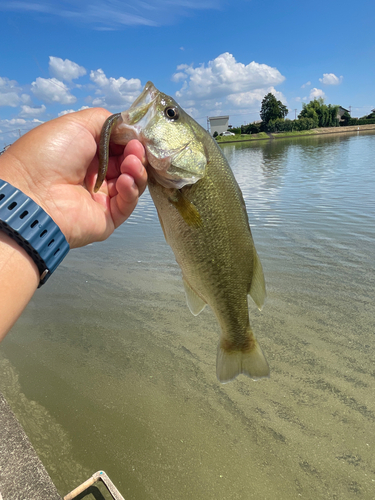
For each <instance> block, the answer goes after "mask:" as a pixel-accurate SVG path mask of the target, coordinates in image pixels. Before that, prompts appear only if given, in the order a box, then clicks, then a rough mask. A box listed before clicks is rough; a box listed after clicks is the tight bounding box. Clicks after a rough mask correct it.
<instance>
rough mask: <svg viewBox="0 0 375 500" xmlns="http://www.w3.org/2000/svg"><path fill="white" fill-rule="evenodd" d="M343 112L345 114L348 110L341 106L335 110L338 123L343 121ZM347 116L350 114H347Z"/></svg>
mask: <svg viewBox="0 0 375 500" xmlns="http://www.w3.org/2000/svg"><path fill="white" fill-rule="evenodd" d="M345 112H346V113H349V110H348V109H345V108H343V107H342V106H339V109H338V110H337V119H338V121H339V122H342V121H344V120H343V114H344V113H345ZM349 114H350V113H349Z"/></svg>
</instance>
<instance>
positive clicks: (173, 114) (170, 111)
mask: <svg viewBox="0 0 375 500" xmlns="http://www.w3.org/2000/svg"><path fill="white" fill-rule="evenodd" d="M164 114H165V116H166V117H167V118H168V119H169V120H177V119H178V116H179V114H178V109H177V108H175V107H169V108H165V110H164Z"/></svg>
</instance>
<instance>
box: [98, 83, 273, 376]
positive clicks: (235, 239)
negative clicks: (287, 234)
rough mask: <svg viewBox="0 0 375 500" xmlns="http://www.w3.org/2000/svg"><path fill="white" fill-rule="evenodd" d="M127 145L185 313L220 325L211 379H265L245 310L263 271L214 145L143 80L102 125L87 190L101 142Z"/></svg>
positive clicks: (102, 152)
mask: <svg viewBox="0 0 375 500" xmlns="http://www.w3.org/2000/svg"><path fill="white" fill-rule="evenodd" d="M131 139H138V140H139V141H140V142H141V143H142V144H143V145H144V147H145V151H146V157H147V161H148V166H147V173H148V189H149V192H150V194H151V197H152V200H153V202H154V204H155V207H156V209H157V213H158V217H159V221H160V224H161V227H162V229H163V232H164V236H165V239H166V241H167V243H168V244H169V245H170V247H171V248H172V250H173V252H174V255H175V258H176V261H177V263H178V265H179V267H180V268H181V271H182V280H183V285H184V289H185V294H186V299H187V304H188V307H189V309H190V311H191V313H192V314H193V315H195V316H197V315H198V314H199V313H200V312H201V311H202V310H203V309H204V308H205V307H206V305H209V306H210V307H211V309H212V310H213V312H214V313H215V316H216V318H217V320H218V323H219V325H220V328H221V334H220V338H219V343H218V347H217V355H216V375H217V378H218V380H219V381H220V382H221V383H226V382H229V381H231V380H233V379H235V378H236V377H237V376H238V375H239V374H244V375H247V376H248V377H250V378H252V379H254V380H257V379H260V378H263V377H268V376H269V366H268V363H267V361H266V358H265V356H264V354H263V351H262V349H261V347H260V345H259V343H258V341H257V339H256V337H255V335H254V333H253V330H252V328H251V326H250V319H249V307H248V296H250V297H251V298H252V300H253V301H254V302H255V304H256V306H257V307H258V308H259V309H260V310H261V309H262V307H263V304H264V302H265V299H266V285H265V279H264V273H263V268H262V264H261V262H260V259H259V256H258V254H257V251H256V249H255V245H254V241H253V238H252V234H251V229H250V225H249V219H248V215H247V211H246V206H245V202H244V199H243V196H242V193H241V190H240V188H239V186H238V184H237V182H236V179H235V177H234V175H233V173H232V170H231V168H230V166H229V164H228V162H227V160H226V158H225V156H224V154H223V153H222V151H221V149H220V147H219V146H218V144H217V142H216V140H215V139H214V138H212V137H211V135H210V134H209V132H207V131H206V130H205V129H204V128H203V127H201V126H200V125H199V124H198V123H197V122H196V121H195V120H194V119H193V118H192V117H191V116H189V115H188V114H187V113H186V112H185V111H184V110H183V109H182V108H181V107H180V106H179V105H178V104H177V102H176V101H175V100H174V99H173V98H172V97H170V96H168V95H166V94H164V93H162V92H160V91H159V90H157V89H156V87H155V86H154V85H153V83H152V82H147V84H146V85H145V87H144V90H143V91H142V93H141V94H140V96H139V97H138V98H137V99H136V100H135V101H134V103H133V104H132V105H131V106H130V108H129V109H128V110H126V111H123V112H121V113H116V114H114V115H111V116H110V117H109V118H108V119H107V120H106V122H105V123H104V125H103V129H102V133H101V139H100V145H99V172H98V177H97V181H96V184H95V187H94V191H98V190H99V188H100V186H101V184H102V182H103V180H104V179H105V175H106V171H107V165H108V151H109V142H110V141H111V142H113V143H115V144H121V145H126V144H127V143H128V142H129V141H130V140H131Z"/></svg>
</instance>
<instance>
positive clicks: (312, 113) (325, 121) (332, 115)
mask: <svg viewBox="0 0 375 500" xmlns="http://www.w3.org/2000/svg"><path fill="white" fill-rule="evenodd" d="M338 108H339V107H338V106H332V105H331V104H329V105H328V106H327V105H326V104H324V99H323V98H322V97H319V98H318V99H314V100H313V101H310V102H309V103H308V104H305V103H304V104H302V111H301V113H300V114H299V115H298V118H311V119H313V120H314V122H315V127H337V126H338V124H339V121H338V118H337V111H338Z"/></svg>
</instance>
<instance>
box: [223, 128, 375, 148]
mask: <svg viewBox="0 0 375 500" xmlns="http://www.w3.org/2000/svg"><path fill="white" fill-rule="evenodd" d="M364 131H375V124H369V125H351V126H348V127H322V128H313V129H311V130H301V131H299V132H298V131H297V132H280V133H275V132H274V133H266V132H260V133H259V134H253V135H249V137H246V138H244V135H241V136H240V137H241V138H239V139H236V138H233V139H232V138H230V137H228V138H225V139H224V140H223V139H221V140H220V141H217V143H218V144H219V145H221V144H233V143H234V142H252V141H266V140H273V139H290V138H293V137H306V136H318V135H327V134H348V133H353V132H364Z"/></svg>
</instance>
